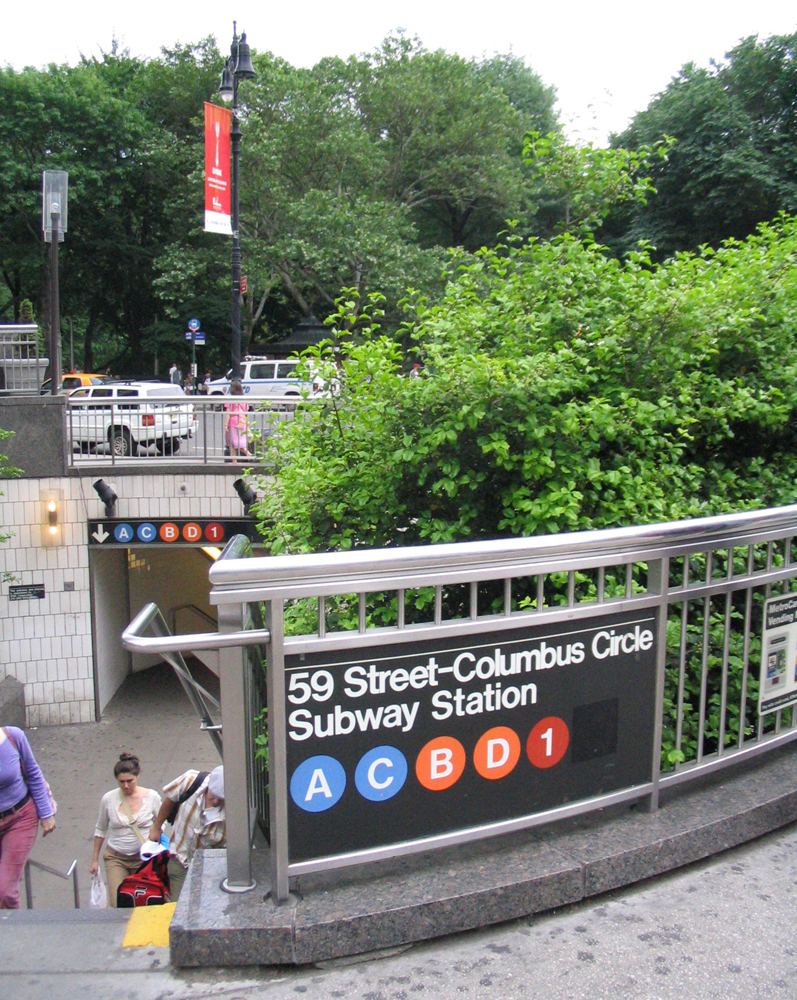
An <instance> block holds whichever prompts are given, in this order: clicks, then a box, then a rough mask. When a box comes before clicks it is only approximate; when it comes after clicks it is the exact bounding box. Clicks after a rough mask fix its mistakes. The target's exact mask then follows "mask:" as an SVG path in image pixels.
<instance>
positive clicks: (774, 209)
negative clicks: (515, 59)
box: [613, 34, 797, 258]
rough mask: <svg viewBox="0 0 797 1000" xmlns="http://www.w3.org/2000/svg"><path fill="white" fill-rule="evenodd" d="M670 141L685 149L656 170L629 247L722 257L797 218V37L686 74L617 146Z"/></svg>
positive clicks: (755, 43)
mask: <svg viewBox="0 0 797 1000" xmlns="http://www.w3.org/2000/svg"><path fill="white" fill-rule="evenodd" d="M663 136H671V137H673V138H674V139H675V140H676V142H675V144H674V146H673V148H672V150H671V152H670V155H669V156H668V158H667V159H666V160H660V161H656V162H654V163H653V164H652V165H651V170H650V174H649V176H650V178H651V180H652V183H653V186H654V187H655V189H656V193H655V195H653V196H652V197H651V198H650V199H649V200H648V202H647V204H646V205H645V206H636V207H635V209H634V212H633V213H632V214H631V217H630V218H626V220H625V224H624V226H623V229H624V232H623V236H622V239H621V240H620V244H621V245H622V246H623V247H626V248H627V247H629V246H634V245H635V244H636V242H637V241H638V240H640V239H643V240H648V241H650V242H651V243H652V244H653V245H654V246H655V247H656V248H657V250H658V252H659V256H660V257H662V258H663V257H665V256H668V255H669V254H672V253H674V252H676V251H678V250H694V249H696V248H697V247H698V246H700V245H702V244H704V243H708V244H710V245H711V246H715V247H716V246H719V244H720V243H721V242H722V240H724V239H726V238H728V237H736V238H744V237H745V236H747V235H749V234H750V233H752V232H754V231H755V228H756V226H757V225H758V224H759V223H760V222H765V221H768V220H771V219H773V218H774V217H775V216H776V215H777V213H778V212H779V211H786V212H794V211H795V210H797V34H794V35H775V36H772V37H771V38H767V39H765V40H764V41H759V40H758V39H757V38H755V37H750V38H745V39H743V40H742V41H741V42H740V43H739V44H738V45H737V46H736V47H735V48H733V49H732V50H731V51H730V52H729V53H727V55H726V57H725V59H724V60H723V61H722V62H718V63H712V64H711V66H709V67H708V68H702V67H698V66H695V65H694V64H691V63H690V64H688V65H686V66H684V67H683V68H682V69H681V71H680V72H679V73H678V74H677V76H675V77H674V78H673V80H672V82H671V83H670V85H669V86H668V87H667V89H666V90H665V91H664V92H663V93H661V94H659V95H658V96H657V97H656V98H654V100H653V101H651V103H650V105H649V106H648V108H647V109H646V110H645V111H642V112H640V113H639V114H637V115H636V116H635V117H634V119H633V121H632V122H631V124H630V126H629V127H628V129H627V130H626V131H625V132H623V133H622V134H621V135H619V136H616V137H614V139H613V143H614V144H615V145H616V146H619V147H623V148H627V149H632V150H634V149H638V148H639V147H640V146H642V145H651V144H653V143H655V142H657V141H659V140H660V139H661V138H662V137H663ZM615 228H617V223H616V224H615Z"/></svg>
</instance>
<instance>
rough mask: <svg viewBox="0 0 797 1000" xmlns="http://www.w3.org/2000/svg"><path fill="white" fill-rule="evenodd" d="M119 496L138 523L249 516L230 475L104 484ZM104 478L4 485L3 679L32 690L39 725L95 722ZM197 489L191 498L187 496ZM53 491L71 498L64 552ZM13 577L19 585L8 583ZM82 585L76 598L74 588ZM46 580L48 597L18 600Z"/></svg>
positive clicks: (63, 519) (0, 547)
mask: <svg viewBox="0 0 797 1000" xmlns="http://www.w3.org/2000/svg"><path fill="white" fill-rule="evenodd" d="M104 478H105V480H106V482H108V483H109V484H111V485H112V486H113V488H114V491H115V492H116V493H117V494H118V496H119V501H118V502H117V515H118V516H119V517H130V518H147V517H151V518H159V517H174V518H197V519H199V518H212V517H220V518H221V517H241V516H242V514H243V510H242V508H241V503H240V501H239V500H238V498H237V497H236V496H235V495H234V491H233V488H232V478H231V477H230V476H229V475H201V476H190V477H187V476H185V475H176V476H164V475H131V476H122V475H119V474H116V475H114V476H113V477H108V476H106V477H104ZM95 479H96V476H68V477H65V478H63V479H17V480H15V479H8V480H3V482H2V483H0V531H2V533H3V534H9V535H10V536H11V537H10V538H9V539H8V541H6V542H3V543H0V579H1V580H2V581H3V582H2V584H0V679H2V678H3V677H4V676H6V674H10V675H11V676H12V677H15V678H16V679H17V680H18V681H20V682H21V683H22V684H24V685H25V704H26V711H27V724H28V725H29V726H51V725H62V724H65V723H70V722H91V721H93V720H94V663H93V656H92V642H91V627H92V623H91V597H90V589H89V569H88V566H89V546H88V531H87V522H88V520H89V518H91V519H97V518H101V517H103V516H104V510H105V509H104V507H103V505H102V503H101V502H100V500H99V497H98V496H97V494H96V493H95V492H94V490H93V489H92V482H94V481H95ZM181 483H185V484H187V489H186V491H185V492H181V491H180V490H179V486H180V484H181ZM43 490H61V491H63V496H64V502H63V505H62V507H61V510H60V512H59V519H60V523H61V530H62V533H63V540H64V545H63V546H61V547H59V548H45V547H43V546H42V544H41V527H40V524H41V508H40V504H39V495H40V493H41V492H42V491H43ZM8 575H10V577H11V579H7V578H6V577H7V576H8ZM67 581H71V582H72V583H74V588H75V589H74V592H66V591H65V590H64V583H65V582H67ZM32 583H43V584H44V586H45V597H44V599H43V600H28V601H10V600H9V598H8V593H9V589H8V588H9V586H13V585H15V584H17V585H19V584H32Z"/></svg>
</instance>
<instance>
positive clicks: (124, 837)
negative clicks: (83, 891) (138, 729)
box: [89, 753, 161, 906]
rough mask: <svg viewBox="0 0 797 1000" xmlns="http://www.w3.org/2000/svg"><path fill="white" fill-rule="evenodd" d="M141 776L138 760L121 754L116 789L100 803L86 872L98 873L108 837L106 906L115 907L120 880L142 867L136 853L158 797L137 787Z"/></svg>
mask: <svg viewBox="0 0 797 1000" xmlns="http://www.w3.org/2000/svg"><path fill="white" fill-rule="evenodd" d="M140 773H141V764H140V763H139V760H138V757H134V756H133V754H130V753H123V754H121V756H120V757H119V760H118V761H117V762H116V764H115V766H114V769H113V775H114V777H115V778H116V780H117V781H118V782H119V787H118V788H112V789H111V791H110V792H106V793H105V795H103V797H102V801H101V802H100V813H99V816H98V817H97V826H96V828H95V830H94V856H93V857H92V859H91V865H90V866H89V871H90V872H91V874H92V875H95V874H96V873H97V871H98V869H99V859H100V851H101V850H102V845H103V842H104V841H105V839H106V837H107V844H106V846H105V853H104V854H103V856H102V857H103V861H104V862H105V880H106V882H107V884H108V904H109V906H116V890H117V889H118V888H119V885H120V883H121V881H122V879H124V878H126V877H127V876H128V875H132V874H133V873H134V872H137V871H138V869H139V868H140V867H141V865H142V861H141V856H140V855H139V850H140V849H141V845H142V844H143V843H145V842H146V839H147V835H148V834H149V832H150V830H151V829H152V824H153V823H154V822H155V817H156V816H157V814H158V810H159V809H160V805H161V797H160V795H159V794H158V792H156V791H155V789H154V788H143V787H142V786H141V785H139V783H138V776H139V774H140Z"/></svg>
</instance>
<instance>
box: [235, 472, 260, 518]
mask: <svg viewBox="0 0 797 1000" xmlns="http://www.w3.org/2000/svg"><path fill="white" fill-rule="evenodd" d="M232 485H233V488H234V489H235V492H236V493H237V494H238V496H239V497H240V498H241V503H242V504H243V505H244V514H249V511H250V510H251V509H252V505H253V504H255V503H257V493H256V492H255V491H254V490H253V489H252V487H251V486H247V485H246V481H245V480H244V479H236V480H235V482H234V483H233V484H232Z"/></svg>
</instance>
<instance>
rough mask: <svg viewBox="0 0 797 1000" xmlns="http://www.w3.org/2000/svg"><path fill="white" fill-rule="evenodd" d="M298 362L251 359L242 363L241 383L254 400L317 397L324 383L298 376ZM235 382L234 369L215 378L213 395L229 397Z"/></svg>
mask: <svg viewBox="0 0 797 1000" xmlns="http://www.w3.org/2000/svg"><path fill="white" fill-rule="evenodd" d="M298 364H299V362H298V361H295V360H294V361H280V360H275V359H273V358H263V357H252V356H247V357H246V358H244V360H243V361H242V362H241V384H242V385H243V389H244V392H245V393H246V394H247V395H249V396H253V397H258V398H268V397H269V396H301V395H302V394H303V393H306V394H307V395H308V396H314V395H315V394H316V393H317V392H319V391H320V390H321V384H320V381H318V380H314V381H312V382H307V381H302V380H301V379H299V378H297V377H296V366H297V365H298ZM231 382H232V368H231V369H230V370H229V371H228V372H227V374H226V375H225V376H224V378H217V379H213V380H212V381H211V382H210V385H209V387H208V392H209V393H210V395H211V396H218V395H225V396H226V395H228V394H229V391H230V383H231Z"/></svg>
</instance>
